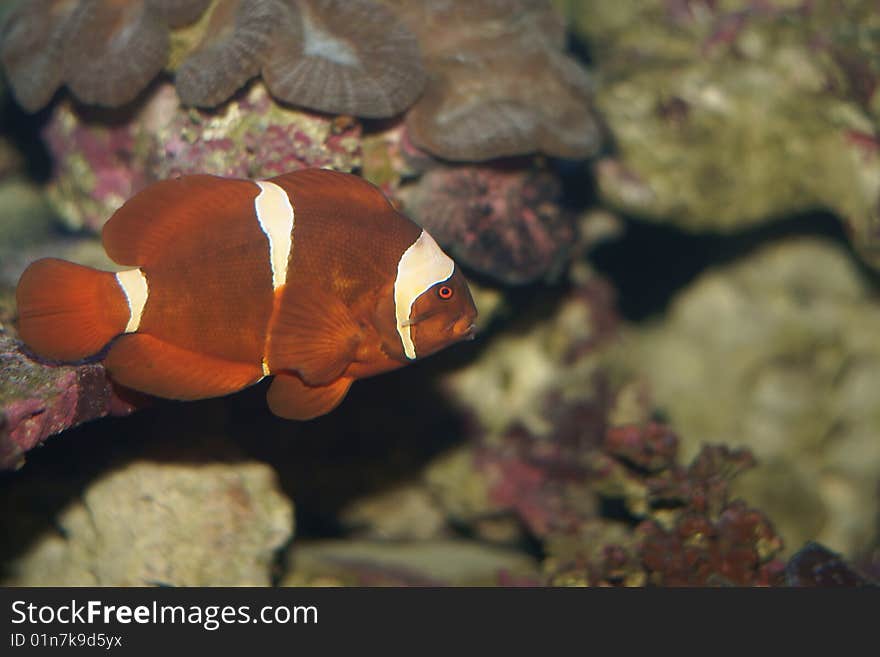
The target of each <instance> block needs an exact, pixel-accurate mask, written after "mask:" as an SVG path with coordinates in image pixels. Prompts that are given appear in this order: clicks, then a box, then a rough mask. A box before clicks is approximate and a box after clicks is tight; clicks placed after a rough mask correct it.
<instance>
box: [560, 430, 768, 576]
mask: <svg viewBox="0 0 880 657" xmlns="http://www.w3.org/2000/svg"><path fill="white" fill-rule="evenodd" d="M677 447H678V439H677V437H676V436H675V435H674V434H673V433H672V432H671V431H669V429H668V428H667V427H664V426H662V425H658V424H656V423H648V424H645V425H641V426H632V425H630V426H616V427H611V428H609V430H608V432H607V433H606V436H605V440H604V443H603V445H602V447H601V449H600V450H596V451H595V452H594V453H593V466H592V472H591V475H590V476H591V478H592V479H593V480H594V490H595V491H596V493H598V494H599V495H600V496H601V497H602V498H603V499H604V500H605V501H606V504H609V503H611V502H615V501H619V502H622V503H623V505H624V507H625V510H626V512H627V513H629V514H631V515H632V518H633V519H634V520H636V521H638V524H637V525H636V526H635V527H634V529H633V530H632V531H631V532H629V533H621V531H620V530H618V531H617V532H616V535H615V533H614V532H611V531H609V530H608V529H607V528H603V527H601V524H600V523H599V521H598V520H597V519H596V518H595V517H593V518H584V519H583V525H582V526H581V527H579V528H578V529H577V531H576V534H575V535H576V536H577V538H572V536H571V535H568V536H566V535H561V536H555V537H551V540H550V541H549V548H548V551H549V555H550V557H549V559H548V561H547V563H546V564H545V568H546V570H547V572H548V576H549V577H550V581H551V582H552V583H557V584H571V583H584V584H592V585H620V584H640V585H641V584H647V585H656V586H706V585H716V586H719V585H737V586H746V585H748V586H754V585H758V586H770V585H779V584H781V583H782V571H783V563H782V562H781V561H780V560H779V559H778V556H779V554H780V552H781V550H782V540H781V539H780V538H779V536H778V535H777V534H776V532H775V530H774V529H773V526H772V525H771V523H770V521H769V520H768V519H767V517H766V516H765V515H764V514H763V513H761V512H760V511H757V510H755V509H752V508H749V507H748V505H747V504H746V503H745V502H744V501H742V500H738V499H734V500H731V499H730V497H729V483H730V480H731V479H733V478H734V477H735V476H737V475H738V474H739V473H740V472H742V471H744V470H746V469H748V468H750V467H753V466H754V460H753V459H752V456H751V454H750V453H749V452H747V451H745V450H730V449H728V448H726V447H720V446H705V447H703V449H702V450H701V452H700V453H699V454H698V455H697V457H696V458H695V459H694V461H693V462H692V463H691V464H690V465H689V466H688V467H683V466H681V465H679V464H678V462H677V461H678V454H677ZM604 522H605V523H607V522H608V521H607V520H605V521H604ZM590 537H592V538H593V540H592V541H591V540H590ZM597 539H598V540H597Z"/></svg>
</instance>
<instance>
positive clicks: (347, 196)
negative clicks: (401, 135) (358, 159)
mask: <svg viewBox="0 0 880 657" xmlns="http://www.w3.org/2000/svg"><path fill="white" fill-rule="evenodd" d="M269 182H272V183H275V184H276V185H278V186H279V187H281V188H282V189H284V191H286V192H287V195H288V196H289V197H290V198H291V199H292V202H293V206H294V211H296V210H297V205H298V203H299V202H301V201H305V202H306V204H308V205H314V204H315V203H318V204H319V205H321V206H326V207H327V209H329V210H331V211H332V210H335V211H337V212H338V211H339V209H340V208H344V207H346V206H347V205H348V204H351V205H352V207H357V208H360V211H361V212H364V211H368V210H369V211H374V212H387V211H388V210H389V209H390V208H391V207H392V206H391V203H390V202H389V201H388V199H387V198H386V197H385V195H384V194H383V193H382V191H381V190H380V189H379V188H378V187H376V186H375V185H373V184H372V183H370V182H367V181H366V180H364V179H363V178H361V177H360V176H356V175H354V174H352V173H342V172H340V171H333V170H330V169H300V170H299V171H292V172H290V173H285V174H282V175H280V176H276V177H275V178H270V179H269Z"/></svg>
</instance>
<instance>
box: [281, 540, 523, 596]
mask: <svg viewBox="0 0 880 657" xmlns="http://www.w3.org/2000/svg"><path fill="white" fill-rule="evenodd" d="M290 559H291V562H292V568H291V570H290V572H289V573H288V575H287V576H286V577H285V579H283V580H282V582H281V585H282V586H317V585H320V586H498V585H499V584H504V583H506V582H507V581H510V580H511V579H512V580H517V579H523V580H531V581H540V580H539V578H538V572H537V564H535V563H534V561H533V560H531V559H529V558H528V557H526V556H525V555H523V554H521V553H519V552H515V551H513V550H504V549H501V548H497V547H492V546H487V545H480V544H478V543H475V542H468V541H461V540H445V541H416V542H412V543H382V542H379V541H375V542H371V541H358V540H354V541H352V540H348V541H318V542H315V543H302V544H299V545H297V546H295V547H294V548H293V550H292V551H291V554H290Z"/></svg>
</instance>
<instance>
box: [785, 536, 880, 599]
mask: <svg viewBox="0 0 880 657" xmlns="http://www.w3.org/2000/svg"><path fill="white" fill-rule="evenodd" d="M785 581H786V583H787V584H788V585H789V586H802V587H823V588H824V587H832V586H880V584H878V583H877V582H873V581H871V580H870V579H869V578H868V577H867V576H865V575H864V574H862V573H860V572H858V571H857V570H855V569H854V568H853V567H852V566H850V565H849V564H848V563H846V561H845V560H844V559H843V558H842V557H841V556H840V555H839V554H835V553H834V552H832V551H831V550H829V549H828V548H826V547H825V546H824V545H821V544H819V543H814V542H810V543H807V545H805V546H804V547H803V548H801V549H800V550H798V552H797V553H796V554H795V555H794V556H793V557H792V558H791V559H790V560H789V562H788V564H787V565H786V567H785Z"/></svg>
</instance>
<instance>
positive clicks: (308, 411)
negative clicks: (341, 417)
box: [266, 374, 352, 420]
mask: <svg viewBox="0 0 880 657" xmlns="http://www.w3.org/2000/svg"><path fill="white" fill-rule="evenodd" d="M351 382H352V379H350V378H349V377H340V378H338V379H336V380H335V381H333V382H332V383H330V384H328V385H325V386H309V385H306V384H305V383H303V382H302V380H301V379H300V378H299V377H298V376H296V375H294V374H279V375H278V376H276V377H275V380H274V381H273V382H272V385H271V386H270V387H269V392H268V393H267V394H266V401H268V403H269V408H270V409H271V410H272V412H273V413H274V414H275V415H277V416H278V417H283V418H287V419H288V420H311V419H312V418H315V417H318V416H319V415H324V414H326V413H329V412H330V411H332V410H333V409H334V408H336V407H337V406H338V405H339V403H340V402H341V401H342V400H343V399H344V398H345V395H346V393H348V389H349V387H350V386H351Z"/></svg>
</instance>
